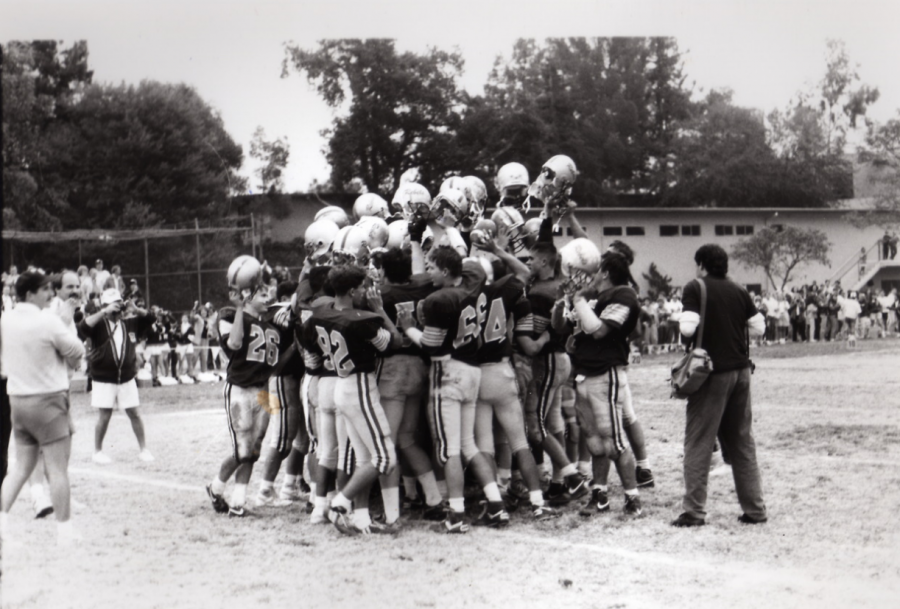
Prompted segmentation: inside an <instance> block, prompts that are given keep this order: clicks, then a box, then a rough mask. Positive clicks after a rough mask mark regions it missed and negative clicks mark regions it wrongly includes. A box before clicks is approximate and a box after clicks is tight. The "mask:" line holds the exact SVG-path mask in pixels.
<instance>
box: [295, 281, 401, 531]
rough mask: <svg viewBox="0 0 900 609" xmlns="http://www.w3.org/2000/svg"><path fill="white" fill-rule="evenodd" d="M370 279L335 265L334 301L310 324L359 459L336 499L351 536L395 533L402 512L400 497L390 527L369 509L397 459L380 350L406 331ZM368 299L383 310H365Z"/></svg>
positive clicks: (390, 508) (309, 339)
mask: <svg viewBox="0 0 900 609" xmlns="http://www.w3.org/2000/svg"><path fill="white" fill-rule="evenodd" d="M365 280H366V271H365V270H364V269H362V268H359V267H357V266H355V265H341V266H336V267H334V268H333V269H332V270H331V271H330V272H329V274H328V282H329V284H330V285H331V287H332V289H333V290H334V295H335V296H334V302H333V303H332V304H331V305H325V306H321V307H318V308H316V309H315V310H314V311H313V315H312V317H311V318H310V319H309V321H308V322H307V324H306V325H305V328H306V332H307V333H308V334H307V335H306V337H305V341H306V344H308V345H312V344H314V345H315V347H314V349H310V351H311V352H312V353H315V354H316V355H318V356H319V357H321V359H322V365H323V366H324V367H325V368H327V369H331V370H334V371H335V373H336V374H337V379H336V381H335V384H334V396H333V397H334V402H335V405H336V407H337V410H338V412H339V413H340V414H341V416H342V417H343V419H344V420H345V424H346V432H347V435H348V437H349V440H350V444H351V446H352V448H353V452H354V455H355V459H356V461H355V469H354V471H353V474H352V475H351V476H350V478H349V479H348V480H347V482H346V484H344V485H343V487H342V488H341V490H340V491H339V492H338V493H337V495H335V496H334V498H332V500H331V503H330V508H331V511H332V512H333V516H332V518H331V520H332V521H333V522H334V523H335V526H336V527H337V528H338V529H339V530H340V531H341V532H342V533H345V534H348V535H357V534H360V533H363V534H368V533H372V532H394V531H395V530H396V524H395V523H396V520H397V518H399V515H400V507H399V496H398V497H397V504H396V505H385V515H386V517H387V521H388V524H387V525H386V526H384V525H380V524H378V523H373V522H372V521H371V519H370V516H369V513H368V507H367V506H368V497H369V490H370V487H371V485H372V483H373V482H374V481H375V479H376V478H377V477H378V476H379V474H382V475H383V474H387V473H388V472H389V471H390V470H391V469H393V468H394V467H395V465H396V461H397V457H396V454H395V450H394V444H393V442H392V440H391V435H390V427H389V426H388V422H387V417H386V416H385V414H384V409H383V408H382V407H381V403H380V398H379V393H378V386H377V384H376V379H375V374H374V373H375V370H376V365H377V360H378V354H379V353H383V352H384V351H386V350H387V349H388V347H389V346H391V343H392V342H393V343H394V344H395V345H399V344H400V335H399V333H398V332H397V330H396V328H395V327H394V324H393V323H391V321H390V320H389V319H388V317H387V315H386V314H385V313H384V310H383V309H382V308H381V297H380V293H379V291H378V289H377V288H375V287H373V288H369V289H368V290H366V289H365V287H364V285H363V284H364V282H365ZM364 298H365V299H366V300H367V301H368V304H369V306H370V307H371V308H372V309H373V310H375V311H377V313H370V312H368V311H363V310H361V308H360V307H361V306H362V303H363V299H364ZM320 384H321V380H320ZM320 395H321V394H320ZM354 503H355V505H356V509H355V510H354V509H353V508H354ZM351 511H352V512H353V517H352V518H350V513H351Z"/></svg>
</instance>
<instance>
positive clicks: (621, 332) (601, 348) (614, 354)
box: [566, 285, 641, 376]
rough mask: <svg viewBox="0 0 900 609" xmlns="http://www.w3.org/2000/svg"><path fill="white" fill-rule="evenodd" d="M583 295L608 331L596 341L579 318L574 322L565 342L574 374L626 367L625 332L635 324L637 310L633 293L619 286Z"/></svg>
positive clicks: (602, 371) (637, 304)
mask: <svg viewBox="0 0 900 609" xmlns="http://www.w3.org/2000/svg"><path fill="white" fill-rule="evenodd" d="M584 297H585V298H586V299H587V301H588V304H589V305H591V308H592V309H593V310H594V313H596V314H597V317H599V318H600V320H601V321H603V323H604V324H606V325H607V326H609V327H610V331H609V333H608V334H607V335H606V336H604V337H603V338H601V339H600V340H597V339H595V338H594V337H593V336H591V335H590V334H585V332H584V329H583V328H582V325H581V321H580V320H576V321H575V323H574V325H573V326H572V335H571V336H569V338H568V341H567V342H566V350H567V351H568V352H569V354H570V356H571V358H572V367H573V369H574V370H575V374H583V375H585V376H597V375H598V374H603V373H604V372H606V371H608V370H609V369H610V368H612V367H613V366H627V365H628V335H629V334H631V331H632V330H633V329H634V327H635V325H636V324H637V320H638V316H639V314H640V310H641V307H640V303H639V302H638V295H637V292H635V291H634V289H633V288H631V287H629V286H624V285H620V286H615V287H613V288H609V289H608V290H604V291H602V292H599V293H598V292H597V291H596V290H592V291H589V292H587V293H585V296H584Z"/></svg>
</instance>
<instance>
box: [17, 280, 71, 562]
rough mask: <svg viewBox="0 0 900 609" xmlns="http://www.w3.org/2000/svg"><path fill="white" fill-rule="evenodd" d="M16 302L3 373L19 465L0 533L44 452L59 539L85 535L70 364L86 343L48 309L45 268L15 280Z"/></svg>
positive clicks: (49, 292)
mask: <svg viewBox="0 0 900 609" xmlns="http://www.w3.org/2000/svg"><path fill="white" fill-rule="evenodd" d="M16 295H17V297H18V299H19V302H18V304H17V305H16V307H15V308H14V309H13V310H12V311H10V312H8V313H6V314H5V315H3V319H2V324H0V329H2V332H0V333H2V344H3V357H2V364H3V365H2V368H3V373H4V374H5V375H6V376H7V378H8V387H7V389H8V394H9V399H10V406H11V410H12V427H13V430H14V433H15V436H16V453H17V454H16V456H17V458H16V465H15V468H14V469H13V471H12V472H11V473H10V476H9V477H8V478H7V479H6V480H4V483H3V492H2V500H0V539H3V540H7V539H8V538H9V522H8V517H9V510H10V508H11V507H12V504H13V503H14V502H15V500H16V497H17V496H18V494H19V492H20V491H21V490H22V486H23V485H24V484H25V481H26V480H28V477H29V476H30V475H31V472H32V471H33V470H34V467H35V464H36V463H37V460H38V456H39V455H40V454H43V457H44V464H45V467H46V472H47V478H48V481H49V483H50V497H51V500H52V502H53V509H54V511H55V513H56V519H57V522H58V524H59V531H58V532H59V542H60V543H61V544H71V543H73V542H75V541H77V540H79V539H80V535H78V533H77V532H75V531H74V530H73V529H72V526H71V523H70V522H69V511H70V499H69V497H70V495H69V477H68V467H69V455H70V453H71V449H72V433H73V432H74V426H73V425H72V418H71V415H70V413H69V369H73V368H78V366H79V365H80V363H81V358H82V357H83V356H84V346H83V345H82V344H81V341H79V340H78V337H77V336H75V335H74V334H73V333H72V332H71V331H70V330H69V329H67V328H66V327H65V325H64V324H63V322H62V320H61V319H60V318H59V317H57V316H56V315H48V314H45V313H44V311H43V309H46V308H47V307H48V306H49V304H50V300H51V298H53V288H52V286H51V285H50V278H49V277H47V276H46V275H44V274H43V273H38V272H25V273H22V274H21V275H19V277H18V279H17V280H16Z"/></svg>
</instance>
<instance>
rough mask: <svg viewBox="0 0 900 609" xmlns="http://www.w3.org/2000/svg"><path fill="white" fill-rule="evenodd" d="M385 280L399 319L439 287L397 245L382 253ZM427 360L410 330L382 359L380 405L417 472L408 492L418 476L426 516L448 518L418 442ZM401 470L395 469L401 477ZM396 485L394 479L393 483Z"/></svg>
mask: <svg viewBox="0 0 900 609" xmlns="http://www.w3.org/2000/svg"><path fill="white" fill-rule="evenodd" d="M381 263H382V268H383V269H384V284H383V286H382V288H381V298H382V300H383V302H384V310H385V312H386V313H387V315H388V317H389V318H390V319H391V321H393V322H394V323H395V324H396V323H397V319H398V317H399V316H400V315H401V314H404V315H411V316H413V319H414V320H415V319H416V310H417V309H418V306H419V303H420V302H423V301H424V300H425V299H426V298H427V297H428V296H429V295H431V294H432V293H433V292H434V291H435V289H436V288H435V287H434V284H433V283H432V281H431V277H430V276H428V275H427V274H420V275H413V274H412V257H411V255H410V253H409V252H407V251H404V250H401V249H400V248H392V249H389V250H388V251H387V252H385V253H384V256H383V257H382V259H381ZM427 378H428V363H427V359H426V355H425V352H424V351H422V348H421V347H420V346H418V345H416V344H415V343H414V342H413V341H412V339H410V338H409V337H408V336H403V337H402V341H401V343H400V345H399V346H398V347H395V348H391V349H390V350H388V351H387V352H386V353H385V354H384V356H383V359H382V364H381V373H380V375H379V379H378V391H379V392H380V393H381V405H382V406H383V407H384V412H385V414H386V415H387V418H388V421H389V422H390V425H391V437H392V438H393V440H394V444H395V445H396V446H397V449H398V450H399V451H400V454H401V455H402V456H403V459H404V462H405V464H406V465H407V467H409V469H410V470H411V471H412V473H413V474H414V475H415V478H412V479H411V480H408V479H407V478H406V477H404V487H405V488H406V491H407V493H406V497H407V498H410V497H411V496H413V495H414V493H416V485H415V481H416V480H418V481H419V483H420V484H421V485H422V491H423V492H424V494H425V497H424V501H425V505H424V506H423V507H424V517H425V519H426V520H443V519H444V511H443V508H442V505H441V492H440V488H439V487H438V483H437V479H436V478H435V475H434V470H433V468H432V466H431V460H430V459H429V458H428V453H427V452H426V451H425V450H424V449H423V448H422V447H421V446H419V444H418V443H417V442H416V431H417V429H418V427H419V414H420V411H421V404H422V396H423V395H424V394H425V393H426V392H427V391H428V386H427V383H426V379H427ZM400 473H401V472H400V470H399V469H397V470H395V471H394V473H393V474H391V476H392V477H395V478H397V480H399V476H400ZM394 486H397V485H396V484H392V485H389V488H393V487H394Z"/></svg>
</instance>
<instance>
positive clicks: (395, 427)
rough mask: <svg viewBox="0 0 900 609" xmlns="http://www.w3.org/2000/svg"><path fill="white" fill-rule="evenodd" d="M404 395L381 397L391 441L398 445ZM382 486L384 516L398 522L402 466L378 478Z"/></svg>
mask: <svg viewBox="0 0 900 609" xmlns="http://www.w3.org/2000/svg"><path fill="white" fill-rule="evenodd" d="M403 397H404V396H399V399H397V398H396V397H395V398H392V399H390V400H385V399H384V398H381V400H380V405H381V408H382V411H383V412H384V416H385V419H386V421H387V426H388V430H389V432H390V437H391V441H392V442H393V443H394V446H396V443H397V440H398V438H399V433H400V424H401V422H402V421H403V409H404V407H405V405H406V402H405V400H404V399H403ZM378 481H379V484H380V486H381V497H382V501H383V502H384V516H385V519H386V520H387V522H388V523H392V522H396V520H397V519H398V518H400V468H399V467H393V468H391V469H390V470H388V472H387V473H386V474H381V475H380V476H379V478H378Z"/></svg>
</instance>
